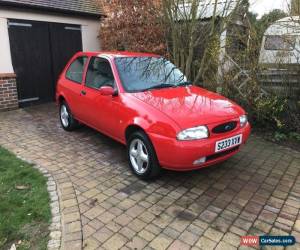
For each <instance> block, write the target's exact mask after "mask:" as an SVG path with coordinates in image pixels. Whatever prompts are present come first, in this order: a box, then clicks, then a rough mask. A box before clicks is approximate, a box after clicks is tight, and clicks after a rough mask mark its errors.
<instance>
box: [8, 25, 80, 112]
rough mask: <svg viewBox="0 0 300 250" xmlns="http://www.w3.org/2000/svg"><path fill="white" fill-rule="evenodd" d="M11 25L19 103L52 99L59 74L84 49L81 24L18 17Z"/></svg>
mask: <svg viewBox="0 0 300 250" xmlns="http://www.w3.org/2000/svg"><path fill="white" fill-rule="evenodd" d="M8 24H9V38H10V46H11V54H12V62H13V67H14V71H15V73H16V75H17V86H18V95H19V99H20V100H19V101H20V106H27V105H31V104H38V103H42V102H48V101H53V100H54V95H55V84H56V80H57V78H58V75H59V74H60V72H61V71H62V69H63V68H64V66H65V65H66V63H67V62H68V60H69V59H70V58H71V57H72V56H73V55H74V53H76V52H77V51H81V50H82V37H81V29H80V26H78V25H68V24H57V23H47V22H37V21H27V20H15V19H10V20H9V22H8Z"/></svg>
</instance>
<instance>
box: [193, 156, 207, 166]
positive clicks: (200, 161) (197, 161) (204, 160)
mask: <svg viewBox="0 0 300 250" xmlns="http://www.w3.org/2000/svg"><path fill="white" fill-rule="evenodd" d="M205 162H206V157H203V158H201V159H198V160H196V161H194V163H193V164H194V165H200V164H203V163H205Z"/></svg>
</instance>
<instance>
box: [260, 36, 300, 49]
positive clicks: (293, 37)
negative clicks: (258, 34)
mask: <svg viewBox="0 0 300 250" xmlns="http://www.w3.org/2000/svg"><path fill="white" fill-rule="evenodd" d="M275 37H276V38H277V37H279V38H281V39H282V40H283V42H284V43H286V41H285V40H284V39H285V38H286V37H285V36H284V35H266V38H265V45H264V49H265V50H266V51H272V50H273V51H293V50H295V47H296V42H297V41H296V38H295V36H290V37H289V38H291V39H294V41H293V44H291V48H269V47H268V46H267V45H268V44H267V40H268V39H272V38H275ZM289 38H287V39H289Z"/></svg>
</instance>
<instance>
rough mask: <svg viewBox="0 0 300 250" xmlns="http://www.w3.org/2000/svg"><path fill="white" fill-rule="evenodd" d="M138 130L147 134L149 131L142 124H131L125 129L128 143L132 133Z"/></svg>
mask: <svg viewBox="0 0 300 250" xmlns="http://www.w3.org/2000/svg"><path fill="white" fill-rule="evenodd" d="M137 131H141V132H144V133H145V134H146V135H147V132H146V131H145V129H143V128H142V127H141V126H140V125H138V124H130V125H128V126H127V128H126V129H125V142H126V143H127V142H128V139H129V137H130V135H131V134H133V133H134V132H137ZM147 136H148V135H147Z"/></svg>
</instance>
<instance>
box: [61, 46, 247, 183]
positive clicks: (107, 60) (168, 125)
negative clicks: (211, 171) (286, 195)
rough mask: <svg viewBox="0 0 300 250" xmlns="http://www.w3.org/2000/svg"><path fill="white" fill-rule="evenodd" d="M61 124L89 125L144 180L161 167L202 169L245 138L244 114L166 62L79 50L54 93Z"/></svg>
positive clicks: (150, 56) (149, 56)
mask: <svg viewBox="0 0 300 250" xmlns="http://www.w3.org/2000/svg"><path fill="white" fill-rule="evenodd" d="M56 100H57V103H58V104H59V106H60V109H59V114H60V121H61V124H62V127H63V128H64V129H65V130H67V131H71V130H73V129H75V128H76V127H77V125H78V124H79V123H83V124H86V125H87V126H90V127H92V128H94V129H96V130H98V131H100V132H102V133H103V134H106V135H108V136H110V137H112V138H113V139H115V140H117V141H119V142H121V143H123V144H126V145H127V152H128V159H129V164H130V166H131V168H132V170H133V172H134V173H135V174H136V175H138V176H139V177H141V178H143V179H147V178H151V177H154V176H157V175H158V174H159V172H160V170H161V168H166V169H171V170H177V171H186V170H193V169H200V168H203V167H207V166H210V165H213V164H216V163H219V162H222V161H224V160H226V159H228V158H229V157H231V156H233V155H234V154H236V153H237V152H238V151H239V148H240V146H241V145H242V144H244V143H245V142H246V141H247V139H248V137H249V134H250V130H251V129H250V125H249V123H248V120H247V116H246V114H245V111H244V110H243V109H242V108H241V107H239V106H238V105H237V104H235V103H233V102H232V101H230V100H228V99H226V98H225V97H222V96H220V95H218V94H216V93H212V92H210V91H207V90H205V89H203V88H200V87H196V86H193V85H192V84H191V82H189V81H188V80H187V79H186V77H185V76H184V74H183V73H182V72H181V71H180V70H179V69H178V68H177V67H176V66H174V65H173V64H172V63H171V62H169V61H168V60H166V59H165V58H163V57H161V56H158V55H153V54H145V53H129V52H86V53H84V52H80V53H77V54H76V55H75V56H74V57H73V58H72V59H71V60H70V62H69V63H68V65H67V66H66V68H65V69H64V71H63V72H62V74H61V76H60V78H59V80H58V84H57V91H56Z"/></svg>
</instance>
